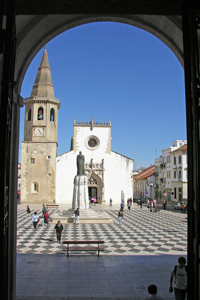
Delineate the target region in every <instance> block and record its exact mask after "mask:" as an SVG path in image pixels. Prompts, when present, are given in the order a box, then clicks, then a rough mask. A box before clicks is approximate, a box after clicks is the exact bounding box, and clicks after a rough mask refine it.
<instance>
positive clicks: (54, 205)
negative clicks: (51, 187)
mask: <svg viewBox="0 0 200 300" xmlns="http://www.w3.org/2000/svg"><path fill="white" fill-rule="evenodd" d="M46 207H47V209H49V207H50V208H51V207H56V208H57V209H58V207H59V205H58V204H47V205H46Z"/></svg>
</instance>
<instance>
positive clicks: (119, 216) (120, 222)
mask: <svg viewBox="0 0 200 300" xmlns="http://www.w3.org/2000/svg"><path fill="white" fill-rule="evenodd" d="M118 218H119V225H122V218H123V211H122V209H120V210H119V212H118Z"/></svg>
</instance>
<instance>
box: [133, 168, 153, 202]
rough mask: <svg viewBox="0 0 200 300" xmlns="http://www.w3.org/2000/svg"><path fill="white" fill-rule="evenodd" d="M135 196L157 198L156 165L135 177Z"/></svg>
mask: <svg viewBox="0 0 200 300" xmlns="http://www.w3.org/2000/svg"><path fill="white" fill-rule="evenodd" d="M133 181H134V196H139V197H149V198H154V197H155V165H153V166H150V167H148V168H146V169H144V170H143V171H142V172H140V173H139V174H137V175H134V176H133Z"/></svg>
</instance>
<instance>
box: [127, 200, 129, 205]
mask: <svg viewBox="0 0 200 300" xmlns="http://www.w3.org/2000/svg"><path fill="white" fill-rule="evenodd" d="M128 204H129V198H128V199H127V207H128Z"/></svg>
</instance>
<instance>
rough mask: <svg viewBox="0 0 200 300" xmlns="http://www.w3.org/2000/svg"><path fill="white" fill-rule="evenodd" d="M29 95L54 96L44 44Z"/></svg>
mask: <svg viewBox="0 0 200 300" xmlns="http://www.w3.org/2000/svg"><path fill="white" fill-rule="evenodd" d="M31 97H46V98H55V96H54V87H53V83H52V79H51V69H50V67H49V61H48V56H47V48H46V46H45V48H44V53H43V56H42V60H41V63H40V66H39V68H38V72H37V76H36V78H35V83H34V85H33V89H32V92H31Z"/></svg>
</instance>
